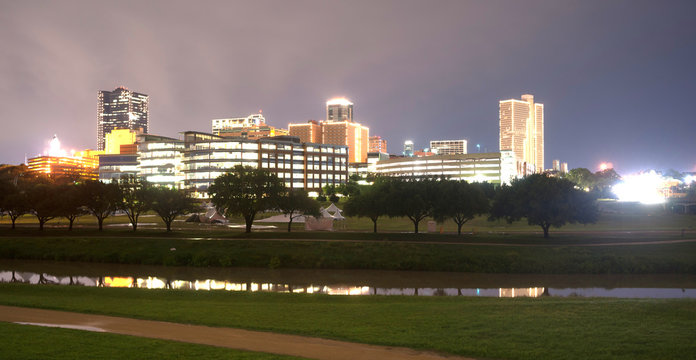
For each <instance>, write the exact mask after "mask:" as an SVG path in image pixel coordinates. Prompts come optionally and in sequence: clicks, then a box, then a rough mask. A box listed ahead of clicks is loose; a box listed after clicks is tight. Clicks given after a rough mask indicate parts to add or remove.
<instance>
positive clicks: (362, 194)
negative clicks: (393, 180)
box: [344, 178, 390, 233]
mask: <svg viewBox="0 0 696 360" xmlns="http://www.w3.org/2000/svg"><path fill="white" fill-rule="evenodd" d="M389 186H390V182H389V181H388V180H387V179H385V178H377V179H375V182H374V183H373V184H372V185H370V186H364V187H362V188H361V189H360V191H358V192H357V194H355V195H353V196H351V197H350V198H348V202H347V203H346V205H345V207H344V211H345V213H346V215H347V216H357V217H367V218H369V219H370V220H372V231H373V232H375V233H376V232H377V220H379V218H380V216H383V215H386V214H387V212H388V208H387V205H388V194H389Z"/></svg>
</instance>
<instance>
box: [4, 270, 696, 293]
mask: <svg viewBox="0 0 696 360" xmlns="http://www.w3.org/2000/svg"><path fill="white" fill-rule="evenodd" d="M0 282H4V283H12V282H16V283H29V284H55V285H78V286H94V287H124V288H143V289H175V290H222V291H242V292H247V291H248V292H275V293H307V294H327V295H406V296H472V297H505V298H513V297H541V296H557V297H573V296H581V297H620V298H696V289H687V288H684V289H682V288H653V287H650V288H599V287H583V288H547V287H538V286H533V287H524V288H522V287H515V288H455V287H440V288H430V287H375V286H367V285H364V284H353V285H346V284H309V285H293V284H284V283H268V282H253V281H248V282H239V281H231V280H219V279H201V280H176V279H167V278H163V277H156V276H148V277H128V276H97V277H95V276H55V275H51V274H47V273H34V272H27V271H12V270H5V271H0Z"/></svg>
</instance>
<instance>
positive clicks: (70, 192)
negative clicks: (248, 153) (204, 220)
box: [0, 172, 200, 231]
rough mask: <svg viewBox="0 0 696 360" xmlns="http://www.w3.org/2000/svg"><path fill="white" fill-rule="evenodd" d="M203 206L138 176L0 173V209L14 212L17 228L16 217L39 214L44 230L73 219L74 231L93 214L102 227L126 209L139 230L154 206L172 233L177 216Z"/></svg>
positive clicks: (183, 194)
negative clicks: (142, 217) (53, 222)
mask: <svg viewBox="0 0 696 360" xmlns="http://www.w3.org/2000/svg"><path fill="white" fill-rule="evenodd" d="M199 208H200V206H199V204H198V202H197V201H196V200H195V199H192V198H191V197H189V195H188V194H187V193H186V192H184V191H181V190H176V189H170V188H167V187H158V186H153V185H152V184H150V183H148V182H146V181H144V180H141V179H138V178H135V177H128V178H123V179H121V180H120V181H118V182H116V181H114V182H109V183H106V182H101V181H97V180H85V181H75V179H71V178H50V177H46V176H31V175H29V174H27V173H18V172H14V173H13V172H5V173H3V174H2V176H0V213H3V212H4V213H6V214H7V215H8V217H9V218H10V220H11V222H12V229H14V228H15V223H16V220H17V219H18V218H19V217H20V216H22V215H25V214H30V215H34V216H35V217H36V219H37V221H38V222H39V229H40V230H43V228H44V225H45V224H46V222H48V221H50V220H52V219H55V218H65V219H67V220H68V230H72V228H73V223H74V222H75V220H76V219H77V218H78V217H80V216H84V215H92V216H94V217H95V219H96V220H97V224H98V226H99V231H102V229H103V224H104V220H105V219H106V218H108V217H109V216H111V215H113V214H114V213H115V212H116V211H118V210H120V211H123V212H124V213H125V214H126V215H127V216H128V220H129V222H130V224H131V226H132V228H133V231H135V230H137V229H138V218H139V217H140V215H141V214H143V213H145V212H146V211H150V210H152V211H154V212H155V213H156V214H157V215H159V217H160V218H161V219H162V221H163V222H164V224H165V225H166V227H167V231H171V224H172V222H173V221H174V219H175V218H176V217H177V216H180V215H183V214H187V213H189V212H196V211H198V210H199Z"/></svg>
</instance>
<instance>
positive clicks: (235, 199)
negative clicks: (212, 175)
mask: <svg viewBox="0 0 696 360" xmlns="http://www.w3.org/2000/svg"><path fill="white" fill-rule="evenodd" d="M284 193H285V185H284V184H283V182H282V181H280V179H278V177H277V176H276V175H275V174H272V173H271V172H269V171H267V170H263V169H256V168H253V167H251V166H242V165H237V166H235V167H234V169H233V170H232V171H231V172H228V173H226V174H223V175H220V176H219V177H218V178H217V179H215V181H214V182H213V184H212V185H210V187H209V188H208V194H209V195H210V198H211V200H212V202H213V205H215V208H216V209H217V210H218V211H219V212H221V213H223V214H225V216H228V217H230V216H242V217H244V221H245V223H246V232H251V225H252V223H253V222H254V218H255V217H256V214H257V213H258V212H260V211H265V210H271V209H277V208H278V206H279V202H280V199H281V197H282V196H283V194H284Z"/></svg>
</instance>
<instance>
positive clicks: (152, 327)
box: [0, 305, 471, 360]
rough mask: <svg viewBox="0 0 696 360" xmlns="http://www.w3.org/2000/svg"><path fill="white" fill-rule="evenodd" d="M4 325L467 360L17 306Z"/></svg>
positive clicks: (317, 353) (345, 354) (256, 347)
mask: <svg viewBox="0 0 696 360" xmlns="http://www.w3.org/2000/svg"><path fill="white" fill-rule="evenodd" d="M0 321H5V322H14V323H24V324H29V325H42V326H53V327H64V328H72V329H80V330H87V331H100V332H109V333H115V334H123V335H132V336H140V337H146V338H155V339H163V340H174V341H181V342H187V343H194V344H203V345H212V346H220V347H227V348H232V349H239V350H249V351H259V352H266V353H273V354H282V355H293V356H300V357H305V358H310V359H326V360H353V359H362V360H372V359H374V360H383V359H406V360H411V359H412V360H436V359H438V360H442V359H449V360H455V359H458V360H467V359H466V358H462V357H456V356H447V355H441V354H436V353H432V352H425V351H419V350H413V349H408V348H400V347H387V346H376V345H366V344H359V343H350V342H344V341H336V340H326V339H320V338H312V337H305V336H297V335H284V334H275V333H269V332H262V331H249V330H241V329H233V328H216V327H209V326H200V325H186V324H178V323H169V322H163V321H151V320H137V319H130V318H122V317H114V316H104V315H91V314H82V313H73V312H66V311H54V310H43V309H32V308H23V307H14V306H2V305H0ZM468 360H471V359H468Z"/></svg>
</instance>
